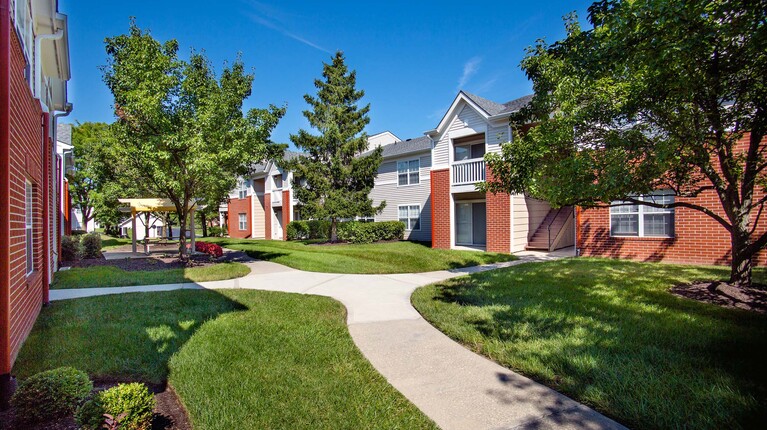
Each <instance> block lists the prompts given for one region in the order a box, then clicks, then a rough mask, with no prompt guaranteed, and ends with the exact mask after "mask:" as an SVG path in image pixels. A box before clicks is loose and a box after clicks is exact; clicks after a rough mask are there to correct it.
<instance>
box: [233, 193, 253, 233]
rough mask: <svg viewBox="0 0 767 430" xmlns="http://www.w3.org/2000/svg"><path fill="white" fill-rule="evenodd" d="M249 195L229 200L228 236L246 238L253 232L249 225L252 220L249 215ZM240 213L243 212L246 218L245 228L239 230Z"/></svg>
mask: <svg viewBox="0 0 767 430" xmlns="http://www.w3.org/2000/svg"><path fill="white" fill-rule="evenodd" d="M251 197H252V196H247V197H245V198H244V199H230V200H229V205H228V208H229V209H228V210H229V237H234V238H237V239H247V238H249V237H250V236H251V234H252V232H253V226H252V225H251V223H252V221H253V218H252V216H251V215H252V214H251V207H252V206H251V202H250V199H251ZM240 214H245V219H246V220H247V227H246V228H245V230H240Z"/></svg>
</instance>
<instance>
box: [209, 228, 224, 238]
mask: <svg viewBox="0 0 767 430" xmlns="http://www.w3.org/2000/svg"><path fill="white" fill-rule="evenodd" d="M224 233H225V232H224V229H223V228H222V227H219V226H213V227H210V228H209V229H208V236H211V237H221V236H224Z"/></svg>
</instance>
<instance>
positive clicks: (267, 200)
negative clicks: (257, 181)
mask: <svg viewBox="0 0 767 430" xmlns="http://www.w3.org/2000/svg"><path fill="white" fill-rule="evenodd" d="M264 212H266V215H265V216H264V239H267V240H269V239H271V238H272V193H264Z"/></svg>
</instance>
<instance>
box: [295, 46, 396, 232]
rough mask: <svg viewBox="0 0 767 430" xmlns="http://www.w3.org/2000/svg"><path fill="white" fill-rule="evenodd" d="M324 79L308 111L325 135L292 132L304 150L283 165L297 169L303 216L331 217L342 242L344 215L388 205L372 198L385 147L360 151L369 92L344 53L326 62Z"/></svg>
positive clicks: (362, 213) (333, 229) (309, 99)
mask: <svg viewBox="0 0 767 430" xmlns="http://www.w3.org/2000/svg"><path fill="white" fill-rule="evenodd" d="M322 77H323V79H322V80H320V79H316V80H315V81H314V86H315V87H317V97H316V98H315V97H312V96H310V95H308V94H307V95H305V96H304V100H306V102H307V103H308V104H309V106H310V107H311V110H306V111H304V112H303V114H304V116H305V117H306V119H307V120H309V124H310V125H311V126H312V127H313V128H314V129H316V130H317V131H319V132H320V135H319V136H315V135H312V134H310V133H309V132H308V131H306V130H299V132H298V134H295V135H291V136H290V140H291V141H292V142H293V144H294V145H296V147H298V148H299V149H301V150H303V151H304V154H303V155H300V156H298V157H296V158H294V159H292V160H285V161H284V162H283V163H282V164H283V165H284V166H285V167H286V168H287V169H289V170H292V171H293V174H294V179H293V184H294V193H295V196H296V198H297V199H298V200H299V201H300V202H301V216H305V217H309V218H317V219H329V220H330V240H331V242H337V241H338V235H337V227H338V221H339V220H340V219H344V218H354V217H358V216H372V215H373V214H375V213H378V212H380V211H381V210H382V209H383V207H384V205H385V202H383V203H382V204H381V205H379V206H377V207H374V206H373V201H372V200H371V199H370V198H369V197H368V195H369V194H370V190H371V189H372V188H373V185H374V181H375V177H376V174H377V173H378V166H379V165H380V164H381V161H382V159H383V158H382V156H381V151H382V150H381V148H380V147H379V148H376V149H374V150H373V151H371V152H370V153H369V154H365V155H361V154H362V153H363V152H365V151H367V149H368V141H367V134H366V133H365V132H364V129H365V126H366V125H367V124H368V123H369V122H370V118H368V112H369V111H370V105H369V104H368V105H365V106H363V107H362V108H360V107H358V106H357V102H358V101H359V100H360V99H361V98H362V97H363V96H364V95H365V92H364V91H362V90H357V89H356V88H355V87H356V82H357V74H356V72H355V71H353V70H352V71H349V70H348V68H347V67H346V64H345V58H344V55H343V53H342V52H340V51H339V52H336V54H335V55H334V56H333V57H332V61H331V63H330V64H326V63H323V68H322Z"/></svg>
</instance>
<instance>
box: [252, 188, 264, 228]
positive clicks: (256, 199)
mask: <svg viewBox="0 0 767 430" xmlns="http://www.w3.org/2000/svg"><path fill="white" fill-rule="evenodd" d="M264 181H265V180H264V179H254V180H253V199H252V201H253V211H252V214H253V215H252V216H253V222H252V224H251V225H252V226H253V230H252V231H251V237H252V238H254V239H264V238H265V237H266V208H265V206H264Z"/></svg>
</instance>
